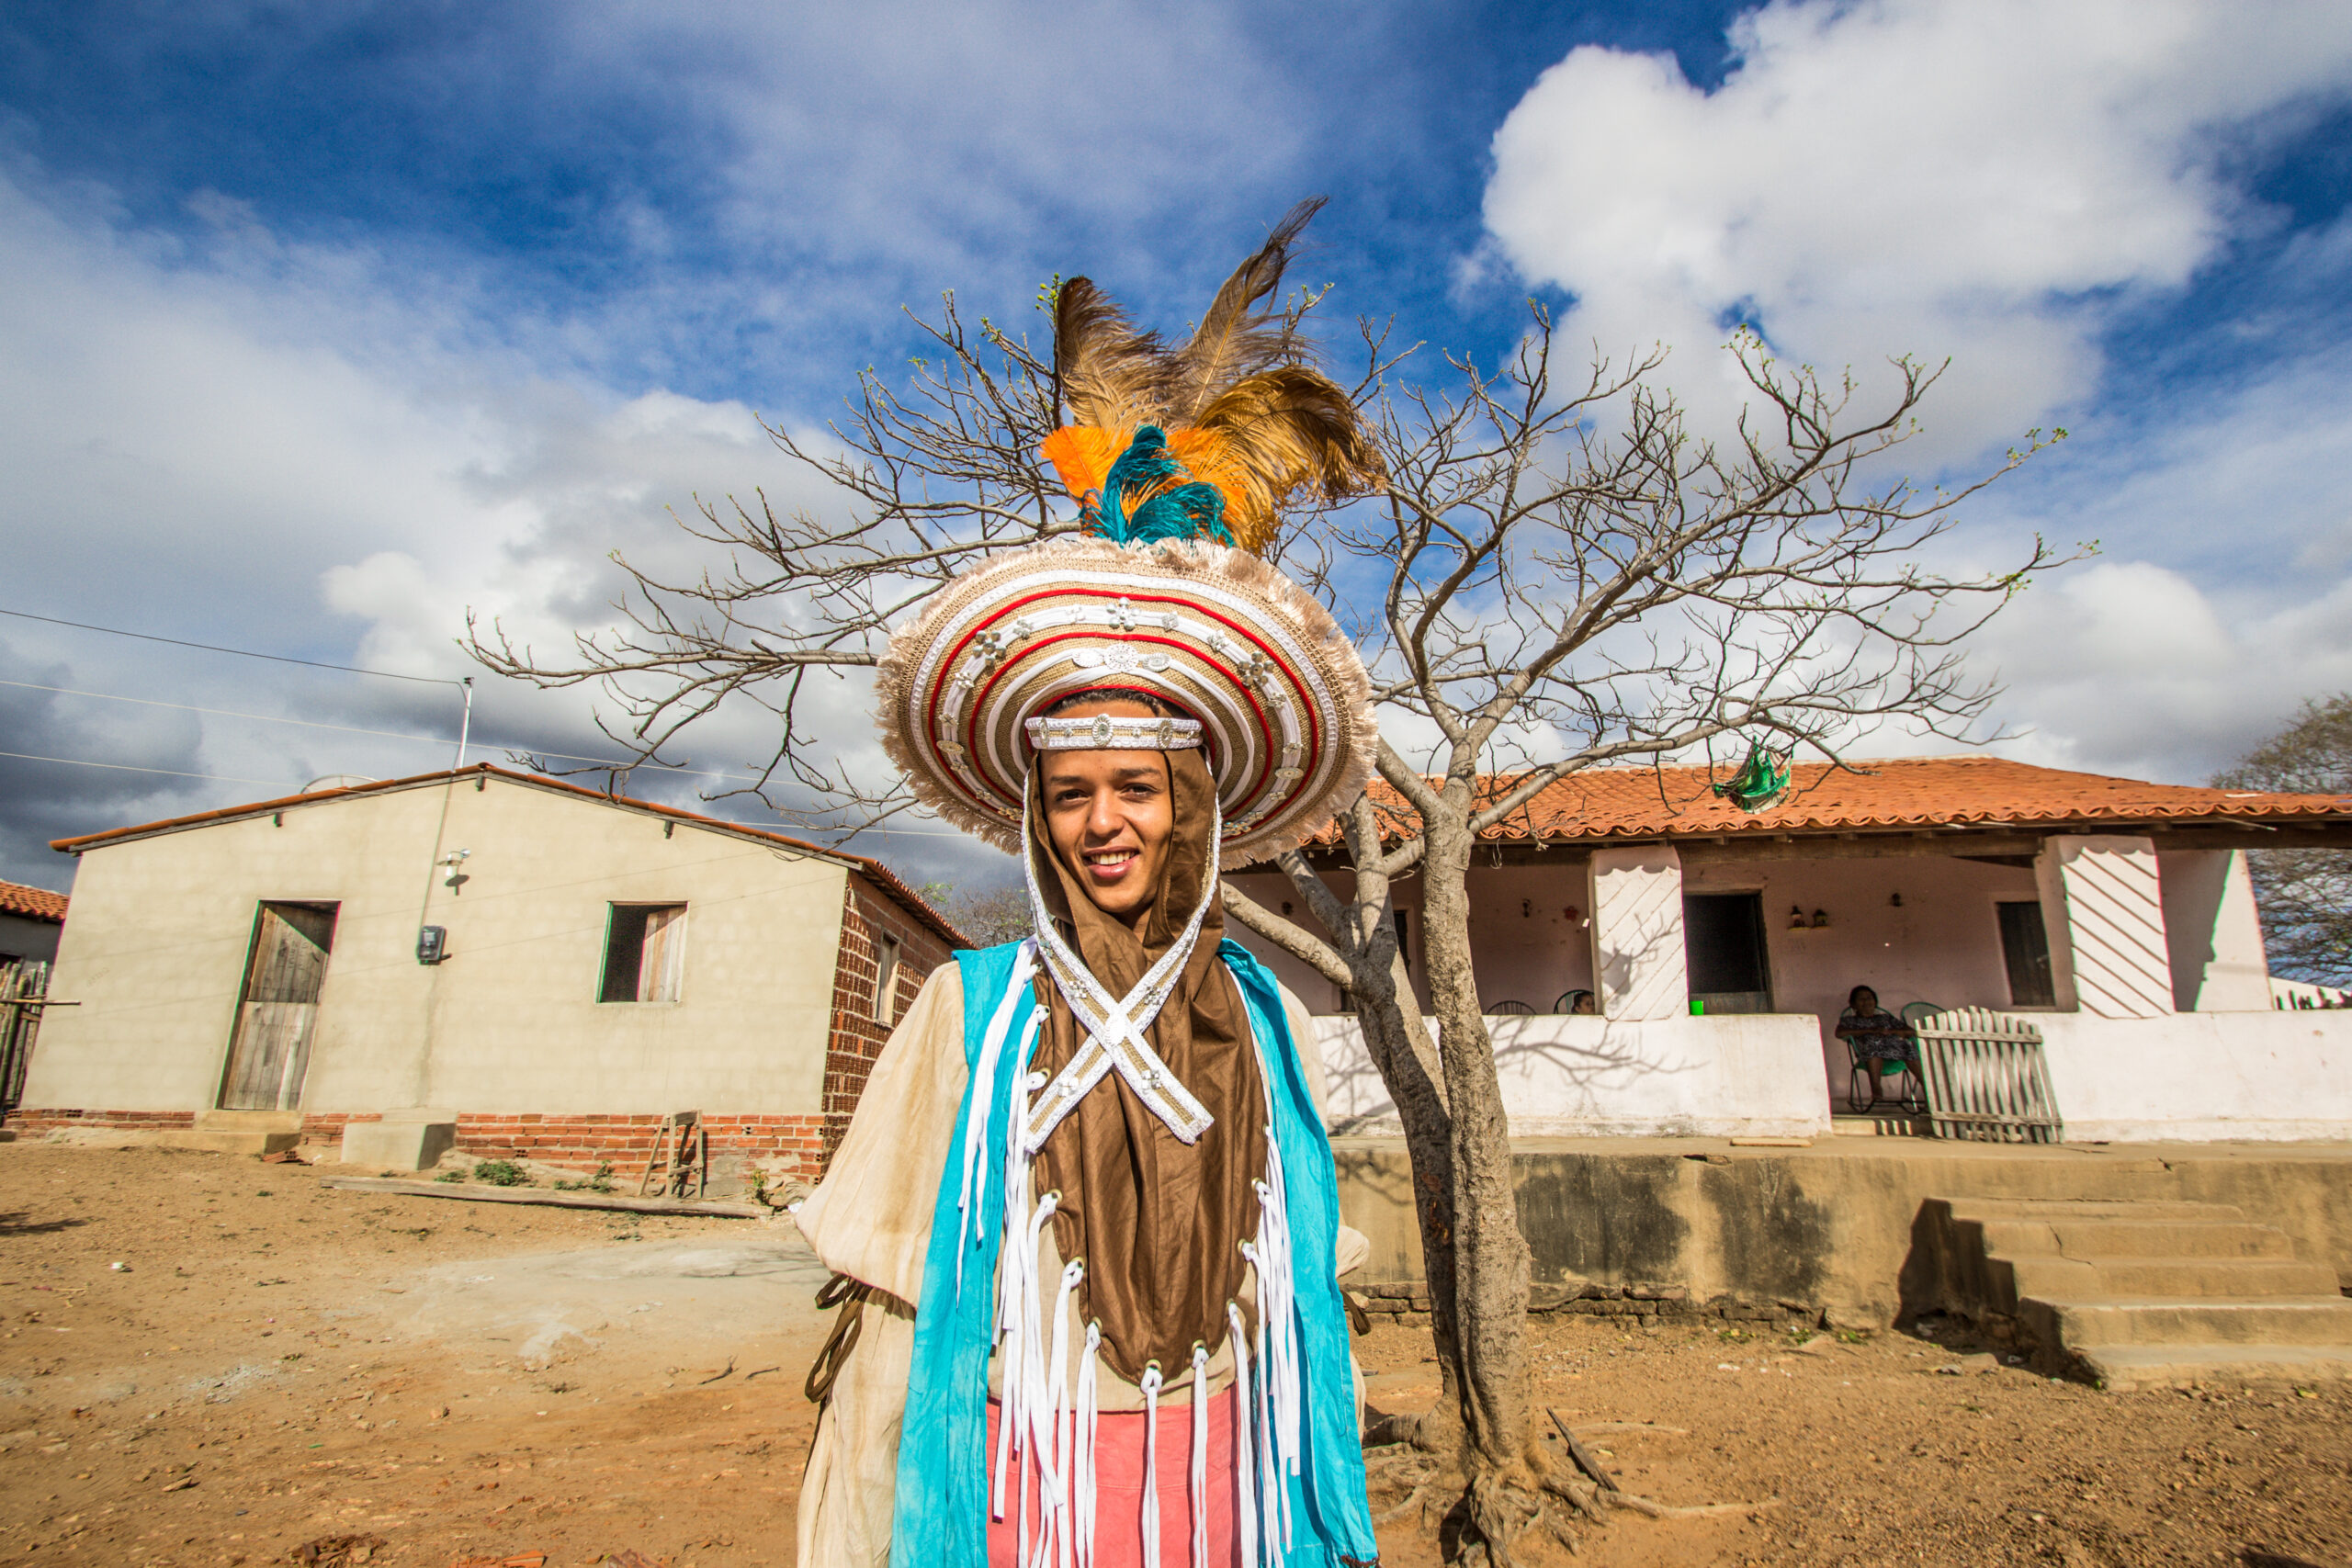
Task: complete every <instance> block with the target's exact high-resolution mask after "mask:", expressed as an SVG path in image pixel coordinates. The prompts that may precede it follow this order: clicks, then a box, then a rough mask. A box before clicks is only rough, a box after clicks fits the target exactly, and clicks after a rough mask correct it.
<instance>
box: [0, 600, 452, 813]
mask: <svg viewBox="0 0 2352 1568" xmlns="http://www.w3.org/2000/svg"><path fill="white" fill-rule="evenodd" d="M0 615H14V616H16V617H17V619H18V620H24V621H45V622H47V623H48V624H49V625H51V626H72V627H73V628H74V630H75V631H84V632H104V633H106V634H107V636H108V637H137V638H138V639H139V640H140V641H141V642H167V643H169V644H171V645H172V646H173V647H174V648H195V649H202V650H204V651H205V652H207V653H233V654H235V655H236V656H237V657H238V658H240V659H267V660H274V661H275V662H277V663H279V664H301V665H307V666H308V667H310V668H311V669H312V670H340V671H343V672H344V673H345V674H346V675H376V676H379V677H381V678H382V679H384V680H387V681H414V682H419V683H420V684H423V685H427V686H456V685H459V684H462V682H458V681H452V680H450V679H449V678H448V677H447V676H446V675H401V674H398V673H396V672H394V671H390V670H362V669H360V668H359V667H358V666H357V665H356V664H326V663H322V662H321V661H320V660H315V659H296V658H294V657H292V656H291V655H288V654H284V653H255V652H254V650H253V649H249V648H222V647H220V645H219V644H217V643H209V642H185V641H182V640H181V639H180V638H178V637H157V636H155V635H154V634H153V633H152V632H127V631H124V630H123V629H122V628H121V627H120V626H92V625H90V624H89V623H88V622H86V621H65V620H60V619H59V618H58V617H57V616H55V615H34V614H33V613H32V612H31V611H30V610H9V609H0ZM188 776H189V777H191V778H194V777H197V776H198V775H196V774H193V773H191V774H189V775H188ZM243 782H246V783H251V782H253V781H251V780H246V781H243Z"/></svg>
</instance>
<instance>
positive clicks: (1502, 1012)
mask: <svg viewBox="0 0 2352 1568" xmlns="http://www.w3.org/2000/svg"><path fill="white" fill-rule="evenodd" d="M1534 1013H1535V1010H1534V1009H1533V1008H1532V1007H1529V1006H1528V1005H1527V1004H1526V1003H1525V1002H1518V1001H1499V1002H1497V1003H1496V1004H1495V1005H1494V1006H1492V1007H1490V1008H1488V1009H1487V1017H1488V1018H1532V1017H1533V1016H1534Z"/></svg>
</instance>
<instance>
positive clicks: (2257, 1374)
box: [2079, 1345, 2352, 1393]
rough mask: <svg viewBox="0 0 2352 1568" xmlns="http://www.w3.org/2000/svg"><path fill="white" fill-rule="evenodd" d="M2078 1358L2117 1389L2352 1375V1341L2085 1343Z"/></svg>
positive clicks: (2312, 1380) (2339, 1379) (2313, 1379)
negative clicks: (2097, 1345)
mask: <svg viewBox="0 0 2352 1568" xmlns="http://www.w3.org/2000/svg"><path fill="white" fill-rule="evenodd" d="M2079 1359H2080V1360H2081V1361H2082V1363H2083V1365H2084V1366H2085V1367H2086V1369H2088V1371H2090V1373H2091V1374H2092V1375H2093V1376H2094V1377H2096V1378H2098V1381H2099V1382H2100V1383H2101V1384H2103V1385H2104V1386H2105V1387H2107V1388H2108V1389H2109V1391H2111V1392H2113V1393H2129V1392H2130V1391H2131V1390H2133V1389H2138V1388H2169V1387H2172V1386H2174V1385H2175V1384H2178V1383H2197V1382H2240V1383H2244V1382H2267V1381H2271V1380H2277V1381H2278V1382H2298V1383H2315V1382H2342V1381H2345V1380H2346V1379H2352V1347H2347V1346H2343V1345H2109V1346H2104V1347H2101V1348H2097V1349H2086V1350H2085V1351H2083V1352H2082V1353H2081V1355H2080V1357H2079Z"/></svg>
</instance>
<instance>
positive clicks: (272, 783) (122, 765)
mask: <svg viewBox="0 0 2352 1568" xmlns="http://www.w3.org/2000/svg"><path fill="white" fill-rule="evenodd" d="M0 757H14V758H16V759H17V761H24V762H62V763H64V764H65V765H66V766H67V767H69V768H107V769H110V770H111V771H113V772H115V773H161V774H163V775H164V777H165V778H173V779H210V780H212V781H213V782H214V783H216V784H259V785H261V786H262V787H263V788H265V789H293V788H295V787H297V786H295V785H293V784H288V783H287V782H286V781H285V780H283V779H240V778H232V777H230V776H229V775H228V774H226V773H181V772H180V771H179V770H178V769H176V768H134V767H132V766H130V764H129V763H127V762H93V761H90V760H89V759H87V758H85V757H36V756H34V755H33V754H32V753H31V752H30V751H0Z"/></svg>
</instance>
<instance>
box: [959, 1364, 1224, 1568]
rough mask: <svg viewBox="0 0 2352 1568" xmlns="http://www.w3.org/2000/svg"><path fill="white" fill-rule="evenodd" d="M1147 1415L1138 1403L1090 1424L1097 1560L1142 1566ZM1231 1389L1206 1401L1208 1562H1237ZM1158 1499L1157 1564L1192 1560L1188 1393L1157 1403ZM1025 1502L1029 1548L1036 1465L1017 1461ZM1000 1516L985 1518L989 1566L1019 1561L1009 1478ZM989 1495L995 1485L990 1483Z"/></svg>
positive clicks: (1170, 1566) (1179, 1567)
mask: <svg viewBox="0 0 2352 1568" xmlns="http://www.w3.org/2000/svg"><path fill="white" fill-rule="evenodd" d="M997 1415H998V1411H997V1403H996V1401H994V1400H990V1401H989V1449H988V1451H989V1479H990V1482H991V1483H993V1482H994V1479H995V1474H996V1471H995V1465H996V1431H997ZM1147 1419H1148V1417H1147V1416H1145V1415H1144V1413H1143V1412H1142V1411H1140V1410H1131V1411H1105V1412H1103V1415H1102V1416H1101V1417H1100V1418H1099V1420H1098V1421H1097V1423H1096V1426H1095V1449H1094V1562H1095V1565H1096V1568H1141V1565H1142V1562H1143V1507H1144V1474H1143V1438H1144V1428H1145V1423H1146V1421H1147ZM1233 1440H1234V1433H1233V1390H1232V1389H1230V1388H1227V1390H1226V1391H1225V1392H1224V1393H1219V1394H1216V1395H1213V1396H1212V1397H1211V1398H1210V1400H1209V1402H1208V1445H1207V1447H1208V1456H1207V1458H1208V1462H1207V1467H1206V1468H1207V1472H1208V1474H1207V1481H1206V1484H1205V1486H1204V1490H1203V1498H1204V1503H1205V1505H1206V1506H1205V1508H1204V1512H1205V1513H1206V1514H1207V1516H1208V1562H1209V1568H1240V1563H1241V1542H1240V1537H1239V1535H1238V1533H1237V1531H1236V1530H1235V1529H1234V1505H1235V1502H1236V1500H1237V1496H1238V1494H1237V1492H1236V1490H1235V1485H1234V1463H1233V1461H1234V1451H1233ZM1158 1450H1159V1452H1158V1460H1159V1464H1158V1470H1159V1477H1158V1479H1159V1485H1158V1488H1157V1490H1158V1493H1159V1496H1158V1505H1159V1562H1160V1568H1191V1563H1192V1562H1193V1496H1192V1494H1193V1482H1192V1477H1193V1406H1192V1402H1191V1401H1190V1400H1189V1399H1185V1398H1182V1397H1179V1398H1176V1399H1162V1400H1161V1401H1160V1404H1159V1444H1158ZM1020 1469H1021V1472H1022V1474H1023V1478H1024V1481H1023V1490H1025V1491H1026V1492H1027V1493H1028V1495H1029V1497H1028V1502H1029V1541H1030V1550H1031V1551H1033V1552H1034V1551H1035V1550H1036V1541H1037V1537H1038V1529H1037V1518H1038V1504H1037V1481H1038V1477H1037V1472H1035V1470H1034V1469H1033V1468H1031V1467H1030V1466H1028V1465H1025V1464H1024V1465H1021V1466H1020ZM1005 1479H1006V1488H1005V1492H1006V1495H1005V1500H1004V1517H1003V1518H1001V1519H990V1520H989V1568H1022V1564H1021V1562H1020V1550H1021V1533H1020V1532H1021V1521H1020V1513H1019V1509H1018V1506H1017V1505H1015V1503H1014V1502H1013V1499H1012V1485H1011V1482H1012V1477H1011V1476H1010V1475H1008V1476H1007V1477H1006V1478H1005ZM991 1495H993V1485H991Z"/></svg>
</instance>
